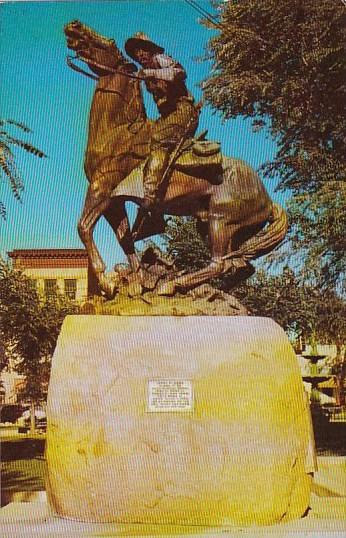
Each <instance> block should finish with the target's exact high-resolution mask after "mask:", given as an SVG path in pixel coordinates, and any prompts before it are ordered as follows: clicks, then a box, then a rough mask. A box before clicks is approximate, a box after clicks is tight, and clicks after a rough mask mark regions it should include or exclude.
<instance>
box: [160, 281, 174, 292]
mask: <svg viewBox="0 0 346 538" xmlns="http://www.w3.org/2000/svg"><path fill="white" fill-rule="evenodd" d="M157 294H158V295H167V296H172V295H174V294H175V284H174V282H173V281H168V282H162V284H160V285H159V286H158V288H157Z"/></svg>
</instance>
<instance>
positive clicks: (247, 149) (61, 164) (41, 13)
mask: <svg viewBox="0 0 346 538" xmlns="http://www.w3.org/2000/svg"><path fill="white" fill-rule="evenodd" d="M199 4H200V5H202V6H203V7H205V8H206V9H208V10H209V11H211V7H210V4H209V1H206V0H199ZM0 17H1V33H0V58H1V60H0V62H1V63H0V72H1V90H0V101H1V112H0V115H1V118H11V119H15V120H17V121H21V122H23V123H25V124H27V125H28V126H29V127H30V128H31V129H32V130H33V131H34V132H33V133H32V134H30V135H29V136H26V135H25V134H23V135H22V133H20V132H18V131H12V133H13V134H17V135H20V136H22V138H23V139H24V138H25V139H27V140H28V141H30V142H31V143H33V144H34V145H36V146H37V147H39V148H40V149H42V150H43V151H44V152H45V153H46V154H47V155H48V158H47V159H43V160H41V159H38V158H35V157H33V156H31V155H28V154H26V153H24V152H22V151H20V150H19V151H16V158H17V163H18V166H19V168H20V170H21V172H22V177H23V179H24V183H25V192H24V193H23V196H22V204H19V203H18V202H17V201H16V200H14V198H13V196H12V194H11V191H10V189H9V188H8V186H7V185H6V184H3V183H2V182H1V183H0V188H1V194H0V199H1V200H3V201H4V202H5V204H6V207H7V213H8V216H7V221H6V222H5V223H4V222H0V241H1V242H0V251H1V254H4V253H5V252H7V251H10V250H12V249H14V248H62V247H82V244H81V242H80V240H79V237H78V234H77V228H76V224H77V220H78V218H79V215H80V213H81V210H82V207H83V201H84V196H85V191H86V187H87V181H86V178H85V176H84V172H83V158H84V149H85V145H86V136H87V123H88V113H89V108H90V103H91V99H92V94H93V91H94V87H95V83H94V82H93V81H91V80H90V79H88V78H86V77H83V76H81V75H78V74H77V73H75V72H73V71H72V70H70V69H69V68H68V67H67V65H66V54H67V53H68V50H67V48H66V42H65V36H64V33H63V26H64V24H66V23H67V22H69V21H71V20H73V19H79V20H81V21H82V22H84V23H85V24H88V25H90V26H91V27H93V28H94V29H95V30H97V31H98V32H100V33H102V34H103V35H105V36H107V37H111V38H114V39H115V41H116V43H117V45H118V46H119V47H121V48H122V49H123V45H124V42H125V41H126V39H127V38H128V37H130V36H131V35H133V34H134V33H135V32H138V31H144V32H145V33H147V34H148V35H149V36H150V37H151V38H152V39H153V40H154V41H156V42H157V43H159V44H161V45H162V46H164V47H165V48H166V51H167V52H168V54H170V55H171V56H173V57H174V58H176V59H177V60H179V61H180V62H181V63H182V64H183V65H184V67H185V69H186V71H187V73H188V79H187V82H188V86H189V89H190V90H191V92H192V93H193V94H194V95H195V97H196V98H197V99H198V98H200V97H201V90H200V88H199V87H198V84H199V83H200V82H201V81H202V80H203V79H205V78H206V77H207V75H208V72H209V70H210V64H208V63H207V62H198V61H196V58H198V57H201V56H202V55H203V52H204V50H205V46H206V44H207V42H208V39H209V38H210V36H211V32H210V30H207V29H206V28H204V27H203V26H202V25H200V24H199V22H198V17H199V15H198V13H196V12H195V11H194V10H193V9H192V8H191V7H190V6H189V5H188V4H186V3H185V2H184V1H183V0H141V1H138V0H113V1H111V0H108V1H98V2H77V1H72V2H9V3H5V4H1V5H0ZM146 103H147V112H148V115H149V116H150V117H155V116H156V110H155V106H154V104H153V103H152V101H151V100H150V97H149V98H147V99H146ZM206 128H208V129H209V138H210V139H214V140H219V141H221V144H222V150H223V152H224V153H225V154H227V155H232V156H235V157H240V158H242V159H244V160H246V161H248V162H249V163H250V164H251V165H252V166H254V167H255V168H257V167H259V166H260V164H261V163H263V162H264V161H267V160H270V159H271V158H272V157H273V155H274V153H275V146H274V144H273V142H272V141H271V140H270V138H269V137H266V134H265V133H264V132H260V133H256V134H254V133H252V130H251V125H250V122H248V121H244V120H243V119H241V118H240V119H238V120H236V121H234V120H233V121H228V122H226V123H222V122H221V119H220V116H219V115H218V114H215V113H212V111H211V110H210V109H208V108H205V109H204V110H203V112H202V114H201V118H200V130H202V129H206ZM265 184H266V187H267V189H268V190H269V192H270V194H271V195H272V196H273V198H274V199H275V200H277V201H281V202H283V199H282V196H283V195H282V193H281V194H278V193H274V192H273V191H274V187H275V185H274V182H272V181H266V182H265ZM95 239H96V241H97V244H98V245H99V247H100V251H101V254H102V255H103V257H104V259H105V261H106V263H107V266H108V267H112V265H113V264H114V263H115V262H120V261H122V260H123V254H122V252H121V250H120V248H119V247H118V245H117V242H116V240H115V239H114V237H113V234H112V232H111V230H110V229H109V227H108V226H107V224H106V223H104V222H101V221H100V223H99V224H98V225H97V228H96V231H95Z"/></svg>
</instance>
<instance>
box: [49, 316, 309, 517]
mask: <svg viewBox="0 0 346 538" xmlns="http://www.w3.org/2000/svg"><path fill="white" fill-rule="evenodd" d="M47 415H48V429H47V450H46V457H47V464H48V484H47V491H48V497H49V500H50V504H51V507H52V508H53V510H54V511H55V512H56V513H57V514H59V515H60V516H63V517H68V518H73V519H78V520H82V521H94V522H119V523H121V522H123V523H126V522H127V523H153V524H155V523H157V524H190V525H225V524H229V523H234V524H237V525H253V524H260V525H270V524H273V523H276V522H279V521H284V520H287V519H292V518H295V517H300V516H302V515H303V514H304V512H305V511H306V509H307V508H308V506H309V498H310V482H311V475H310V474H309V473H311V471H312V470H313V468H312V467H311V459H309V446H310V442H311V434H310V429H309V413H308V410H307V407H306V402H305V400H304V393H303V384H302V380H301V376H300V371H299V368H298V364H297V361H296V357H295V355H294V352H293V350H292V348H291V346H290V344H289V342H288V340H287V337H286V335H285V333H284V332H283V330H282V329H281V328H280V327H279V326H278V325H276V324H275V323H274V322H273V321H272V320H270V319H265V318H254V317H160V318H158V317H120V316H70V317H67V318H66V319H65V322H64V324H63V327H62V331H61V334H60V337H59V340H58V344H57V348H56V351H55V354H54V357H53V366H52V375H51V381H50V387H49V395H48V409H47Z"/></svg>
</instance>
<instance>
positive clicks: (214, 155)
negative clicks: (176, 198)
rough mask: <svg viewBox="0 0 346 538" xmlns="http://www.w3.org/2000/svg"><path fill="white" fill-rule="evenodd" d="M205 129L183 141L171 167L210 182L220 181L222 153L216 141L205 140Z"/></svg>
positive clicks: (216, 182) (217, 182)
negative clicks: (194, 136)
mask: <svg viewBox="0 0 346 538" xmlns="http://www.w3.org/2000/svg"><path fill="white" fill-rule="evenodd" d="M206 134H207V131H203V132H202V133H201V134H200V135H198V136H197V137H196V138H192V139H189V140H187V141H186V142H185V144H184V146H183V148H182V150H181V153H180V155H179V156H178V158H177V160H176V161H175V163H174V165H173V167H174V168H175V169H176V170H180V171H181V172H184V173H185V174H189V175H193V176H196V175H197V176H199V177H201V178H203V179H206V180H207V181H209V182H210V183H213V184H217V185H219V184H220V183H222V179H223V176H222V154H221V147H220V144H219V143H218V142H213V141H210V140H205V136H206Z"/></svg>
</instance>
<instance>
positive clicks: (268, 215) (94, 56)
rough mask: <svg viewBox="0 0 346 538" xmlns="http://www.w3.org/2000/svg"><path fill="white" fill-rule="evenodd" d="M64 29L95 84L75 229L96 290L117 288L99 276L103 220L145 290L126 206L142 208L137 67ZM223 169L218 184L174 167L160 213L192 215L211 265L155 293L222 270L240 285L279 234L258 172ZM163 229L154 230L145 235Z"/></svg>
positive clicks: (75, 29)
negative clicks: (98, 237) (98, 230)
mask: <svg viewBox="0 0 346 538" xmlns="http://www.w3.org/2000/svg"><path fill="white" fill-rule="evenodd" d="M64 31H65V35H66V37H67V46H68V48H69V49H71V50H73V51H75V52H76V57H77V58H78V59H80V60H82V61H84V62H85V63H86V64H87V65H88V67H89V69H90V70H91V71H92V72H93V73H95V74H96V75H97V77H95V76H93V78H97V84H96V90H95V93H94V97H93V101H92V105H91V111H90V118H89V135H88V143H87V148H86V153H85V163H84V168H85V173H86V176H87V178H88V181H89V188H88V192H87V195H86V200H85V205H84V209H83V212H82V215H81V218H80V220H79V223H78V232H79V235H80V238H81V240H82V242H83V243H84V245H85V247H86V249H87V252H88V254H89V259H90V263H91V266H92V269H93V271H94V272H95V274H96V276H97V278H98V282H99V285H100V288H101V290H102V291H103V292H104V294H105V295H106V296H107V297H112V296H113V295H114V293H115V290H116V286H117V283H116V281H115V280H114V278H112V277H111V276H109V275H106V274H105V265H104V262H103V260H102V258H101V256H100V254H99V252H98V250H97V247H96V245H95V243H94V240H93V230H94V227H95V225H96V223H97V221H98V219H99V218H100V217H101V216H104V217H105V218H106V220H107V221H108V223H109V224H110V226H111V227H112V229H113V230H114V232H115V234H116V237H117V239H118V241H119V243H120V245H121V247H122V249H123V250H124V252H125V254H126V256H127V258H128V261H129V264H130V267H131V270H132V271H133V273H135V274H136V275H137V278H138V282H139V283H140V286H139V287H140V288H142V289H143V288H146V287H148V285H147V284H146V274H145V271H144V269H143V268H142V267H141V264H140V260H139V258H138V257H137V254H136V252H135V248H134V237H133V234H132V233H131V229H130V226H129V222H128V217H127V213H126V209H125V202H126V201H133V202H135V203H137V204H139V205H141V202H142V200H143V197H144V194H143V183H142V169H143V165H144V162H145V159H146V157H147V155H148V153H149V140H150V126H151V122H150V121H149V120H148V118H147V116H146V112H145V108H144V103H143V98H142V93H141V87H140V79H139V78H138V77H137V76H136V70H137V68H136V66H135V65H134V64H133V63H131V61H129V60H128V59H126V58H125V56H124V55H123V54H122V53H121V51H120V50H119V49H118V48H117V46H116V45H115V42H114V40H112V39H107V38H105V37H103V36H101V35H99V34H98V33H97V32H95V31H93V30H92V29H90V28H89V27H87V26H85V25H84V24H82V23H81V22H79V21H72V22H70V23H68V24H67V25H66V26H65V29H64ZM89 76H90V75H89ZM221 170H222V178H221V179H222V182H220V181H216V180H215V178H213V177H208V173H209V176H210V172H208V170H206V171H205V173H203V174H200V173H199V174H193V173H191V171H190V172H189V173H186V172H184V171H182V170H181V169H178V167H176V168H173V169H172V171H171V173H170V176H169V182H168V184H167V186H166V188H165V191H164V192H163V194H162V196H161V198H160V202H159V207H158V209H159V211H161V212H162V213H163V214H166V215H192V216H194V217H195V218H196V219H197V222H198V224H199V229H200V230H201V232H203V233H204V234H207V235H208V238H209V244H210V250H211V262H210V264H209V265H208V266H207V267H205V268H204V269H201V270H199V271H194V272H192V273H188V274H184V275H182V276H178V277H175V278H173V279H172V280H170V281H166V282H163V283H161V286H160V288H159V290H158V291H159V293H162V294H173V293H174V291H175V290H179V289H180V290H186V289H189V288H193V287H195V286H197V285H200V284H202V283H204V282H207V281H209V280H210V279H212V278H215V277H217V276H219V275H221V274H224V273H226V272H228V271H233V273H234V274H235V275H236V280H237V279H238V280H240V279H241V278H243V277H244V276H243V277H242V274H243V275H244V274H246V270H245V271H244V269H246V268H247V267H248V260H250V259H254V258H257V257H259V256H262V255H263V254H265V253H267V252H270V251H271V250H272V249H273V248H275V247H276V246H277V245H278V244H279V243H280V242H281V241H282V240H283V238H284V237H285V234H286V231H287V216H286V213H285V211H284V210H283V209H282V207H281V206H279V205H278V204H275V203H273V202H272V201H271V199H270V198H269V196H268V194H267V192H266V190H265V188H264V185H263V183H262V181H261V180H260V178H259V176H258V175H257V173H256V172H255V171H254V170H253V169H252V168H251V167H250V166H249V165H247V164H246V163H245V162H243V161H241V160H238V159H233V158H229V157H225V156H223V157H222V168H221ZM162 231H163V230H162V229H161V230H160V229H155V227H154V228H151V229H150V230H147V231H146V232H144V236H149V235H154V234H155V233H160V232H162ZM141 238H143V234H142V237H141ZM137 239H138V238H136V240H137ZM238 274H239V277H238Z"/></svg>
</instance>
